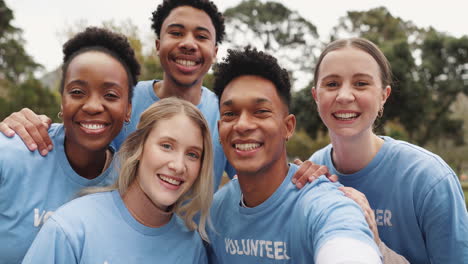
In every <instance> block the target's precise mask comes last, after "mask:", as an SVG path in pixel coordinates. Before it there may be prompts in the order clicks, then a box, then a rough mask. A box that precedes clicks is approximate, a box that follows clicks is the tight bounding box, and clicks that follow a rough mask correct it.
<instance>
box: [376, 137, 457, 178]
mask: <svg viewBox="0 0 468 264" xmlns="http://www.w3.org/2000/svg"><path fill="white" fill-rule="evenodd" d="M383 138H384V140H385V141H386V142H385V144H388V150H387V152H386V153H385V159H387V160H389V161H392V164H391V165H392V166H397V167H399V168H401V169H410V170H411V171H412V172H414V173H415V176H416V175H418V174H421V175H423V176H424V181H426V182H427V181H428V180H429V179H433V180H441V179H442V178H444V177H447V176H449V175H452V176H455V172H454V171H453V170H452V169H451V168H450V166H449V165H448V164H447V163H446V162H445V161H444V160H443V159H442V158H441V157H439V156H438V155H436V154H434V153H432V152H430V151H428V150H426V149H424V148H422V147H419V146H416V145H414V144H411V143H409V142H406V141H402V140H395V139H392V138H390V137H383Z"/></svg>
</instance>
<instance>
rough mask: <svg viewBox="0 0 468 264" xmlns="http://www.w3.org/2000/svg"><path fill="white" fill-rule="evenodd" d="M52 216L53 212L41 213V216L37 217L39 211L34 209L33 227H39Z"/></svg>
mask: <svg viewBox="0 0 468 264" xmlns="http://www.w3.org/2000/svg"><path fill="white" fill-rule="evenodd" d="M52 214H54V211H47V212H46V211H44V210H43V211H42V213H41V215H39V209H38V208H34V227H40V226H41V225H43V224H44V223H45V222H46V221H47V219H49V217H50V216H51V215H52Z"/></svg>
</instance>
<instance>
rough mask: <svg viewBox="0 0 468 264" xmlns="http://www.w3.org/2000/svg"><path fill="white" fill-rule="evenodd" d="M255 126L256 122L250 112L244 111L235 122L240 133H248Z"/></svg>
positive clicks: (235, 126) (235, 128)
mask: <svg viewBox="0 0 468 264" xmlns="http://www.w3.org/2000/svg"><path fill="white" fill-rule="evenodd" d="M254 128H255V122H253V120H252V118H251V117H250V115H249V113H246V112H242V113H241V114H240V116H239V119H238V120H237V122H236V123H235V124H234V130H235V131H237V132H238V133H241V134H242V133H246V132H248V131H250V130H252V129H254Z"/></svg>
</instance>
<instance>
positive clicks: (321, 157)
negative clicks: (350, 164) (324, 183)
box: [309, 144, 332, 164]
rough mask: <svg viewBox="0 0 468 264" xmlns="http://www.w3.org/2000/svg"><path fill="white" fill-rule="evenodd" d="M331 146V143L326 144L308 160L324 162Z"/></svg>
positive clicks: (318, 162)
mask: <svg viewBox="0 0 468 264" xmlns="http://www.w3.org/2000/svg"><path fill="white" fill-rule="evenodd" d="M331 148H332V145H331V144H328V145H327V146H325V147H323V148H321V149H319V150H317V151H316V152H314V153H313V154H312V156H310V158H309V160H310V161H312V162H314V163H317V164H324V163H325V160H326V157H327V155H329V153H330V150H331Z"/></svg>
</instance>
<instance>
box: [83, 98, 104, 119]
mask: <svg viewBox="0 0 468 264" xmlns="http://www.w3.org/2000/svg"><path fill="white" fill-rule="evenodd" d="M82 109H83V111H85V112H86V113H88V114H91V115H92V114H97V113H101V112H103V111H104V106H103V104H102V101H101V98H100V97H99V95H91V96H90V97H88V98H87V100H86V102H85V103H84V105H83V107H82Z"/></svg>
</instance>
